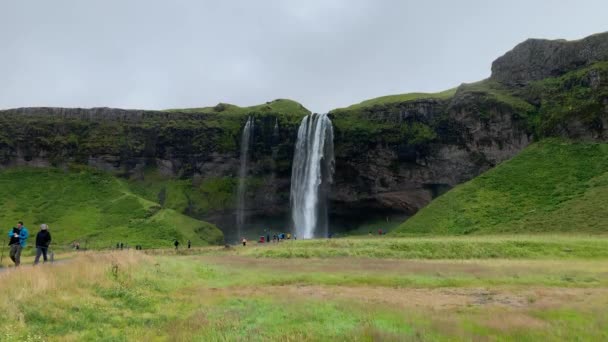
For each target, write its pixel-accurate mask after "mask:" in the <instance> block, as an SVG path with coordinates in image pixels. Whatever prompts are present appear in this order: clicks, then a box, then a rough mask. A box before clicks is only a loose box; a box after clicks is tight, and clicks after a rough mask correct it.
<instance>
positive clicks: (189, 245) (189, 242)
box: [173, 239, 192, 250]
mask: <svg viewBox="0 0 608 342" xmlns="http://www.w3.org/2000/svg"><path fill="white" fill-rule="evenodd" d="M173 246H175V250H178V249H179V241H178V240H177V239H176V240H175V241H173ZM190 247H192V242H191V241H190V240H188V249H190Z"/></svg>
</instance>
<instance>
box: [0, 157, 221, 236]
mask: <svg viewBox="0 0 608 342" xmlns="http://www.w3.org/2000/svg"><path fill="white" fill-rule="evenodd" d="M17 220H23V221H24V222H25V224H26V226H27V227H29V228H30V231H31V233H35V232H36V231H37V228H36V227H37V226H38V225H39V224H41V223H48V224H49V225H50V227H51V232H52V234H53V239H54V243H56V244H57V245H66V244H69V243H70V242H71V241H73V240H79V241H80V242H81V245H84V241H88V246H89V247H109V246H111V245H114V244H115V243H116V242H119V241H122V242H124V243H128V244H130V245H135V244H142V245H144V246H145V247H151V246H169V245H170V244H171V240H172V239H173V238H178V239H179V240H180V241H182V242H184V241H185V240H187V239H190V240H192V242H193V243H194V244H195V245H206V244H208V243H209V242H210V243H218V242H221V241H222V233H221V232H220V231H219V230H218V229H217V228H216V227H215V226H213V225H211V224H209V223H206V222H202V221H198V220H195V219H192V218H190V217H187V216H184V215H182V214H180V213H178V212H176V211H174V210H172V209H161V207H160V206H159V205H158V203H155V202H152V201H149V200H146V199H143V198H142V197H140V196H137V195H134V194H133V193H132V192H130V191H129V190H128V187H127V186H126V185H125V184H124V183H122V181H120V180H118V179H116V178H113V177H111V176H109V175H107V174H103V173H100V172H94V171H90V170H88V169H81V170H73V171H72V172H64V171H61V170H57V169H29V168H23V169H9V170H5V171H3V172H1V173H0V222H2V224H3V226H4V227H3V230H6V229H8V228H10V227H12V225H13V224H14V223H15V222H16V221H17ZM3 234H4V233H3ZM3 236H4V235H3ZM30 242H31V243H30V245H31V244H32V243H33V241H30Z"/></svg>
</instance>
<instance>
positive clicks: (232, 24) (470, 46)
mask: <svg viewBox="0 0 608 342" xmlns="http://www.w3.org/2000/svg"><path fill="white" fill-rule="evenodd" d="M607 18H608V1H606V0H597V1H582V0H580V1H555V0H542V1H541V0H538V1H534V0H526V1H524V0H511V1H490V0H460V1H453V0H444V1H428V0H424V1H422V0H419V1H409V0H402V1H397V0H334V1H332V0H306V1H304V0H302V1H288V0H283V1H280V0H258V1H253V0H243V1H219V0H217V1H203V0H199V1H196V0H190V1H186V0H184V1H179V0H177V1H176V0H173V1H169V0H167V1H154V0H133V1H128V0H99V1H93V0H89V1H82V0H71V1H69V0H52V1H50V0H39V1H33V0H32V1H29V0H0V108H11V107H26V106H62V107H100V106H107V107H122V108H145V109H165V108H183V107H202V106H210V105H215V104H217V103H218V102H228V103H234V104H237V105H241V106H248V105H254V104H259V103H263V102H266V101H270V100H273V99H276V98H290V99H294V100H296V101H299V102H301V103H302V104H304V106H306V107H307V108H309V109H310V110H312V111H315V112H325V111H328V110H330V109H332V108H336V107H343V106H347V105H350V104H353V103H357V102H361V101H363V100H365V99H369V98H372V97H377V96H382V95H389V94H395V93H406V92H414V91H425V92H426V91H440V90H444V89H448V88H451V87H454V86H456V85H458V84H460V83H462V82H472V81H477V80H480V79H483V78H486V77H488V76H489V75H490V65H491V62H492V61H493V60H494V59H495V58H497V57H499V56H500V55H502V54H503V53H505V52H506V51H508V50H510V49H511V48H512V47H513V46H515V45H516V44H517V43H519V42H521V41H523V40H525V39H526V38H529V37H535V38H567V39H578V38H582V37H585V36H587V35H589V34H592V33H597V32H602V31H607V30H608V19H607Z"/></svg>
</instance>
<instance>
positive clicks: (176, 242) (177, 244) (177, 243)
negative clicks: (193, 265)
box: [173, 240, 179, 250]
mask: <svg viewBox="0 0 608 342" xmlns="http://www.w3.org/2000/svg"><path fill="white" fill-rule="evenodd" d="M173 245H174V246H175V250H177V248H178V247H179V241H177V240H175V242H174V243H173Z"/></svg>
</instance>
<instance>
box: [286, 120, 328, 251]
mask: <svg viewBox="0 0 608 342" xmlns="http://www.w3.org/2000/svg"><path fill="white" fill-rule="evenodd" d="M333 173H334V131H333V127H332V124H331V120H330V119H329V117H328V116H327V115H326V114H311V115H308V116H306V117H305V118H304V119H303V120H302V123H301V124H300V128H299V129H298V139H297V142H296V149H295V154H294V157H293V169H292V172H291V195H290V197H291V198H290V199H291V216H292V219H293V223H294V225H295V230H296V234H297V235H298V237H300V238H304V239H311V238H313V237H315V236H327V221H328V218H327V196H328V194H329V190H330V185H331V183H332V181H333V179H332V177H333Z"/></svg>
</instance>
